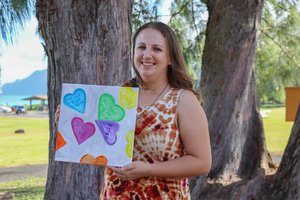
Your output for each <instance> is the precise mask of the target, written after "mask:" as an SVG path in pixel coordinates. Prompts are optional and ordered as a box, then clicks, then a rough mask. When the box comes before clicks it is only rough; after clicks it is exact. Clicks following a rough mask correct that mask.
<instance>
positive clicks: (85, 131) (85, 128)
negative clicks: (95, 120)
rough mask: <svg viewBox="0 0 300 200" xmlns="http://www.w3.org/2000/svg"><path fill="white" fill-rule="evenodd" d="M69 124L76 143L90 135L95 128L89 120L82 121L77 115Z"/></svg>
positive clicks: (81, 141)
mask: <svg viewBox="0 0 300 200" xmlns="http://www.w3.org/2000/svg"><path fill="white" fill-rule="evenodd" d="M71 124H72V129H73V132H74V135H75V137H76V140H77V142H78V144H81V143H83V142H84V141H86V140H87V139H89V138H90V137H92V136H93V135H94V133H95V130H96V129H95V126H94V124H92V123H90V122H87V123H84V122H83V120H82V119H81V118H79V117H74V118H73V119H72V122H71Z"/></svg>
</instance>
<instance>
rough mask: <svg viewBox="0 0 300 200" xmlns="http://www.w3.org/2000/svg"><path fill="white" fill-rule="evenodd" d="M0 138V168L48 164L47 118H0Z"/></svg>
mask: <svg viewBox="0 0 300 200" xmlns="http://www.w3.org/2000/svg"><path fill="white" fill-rule="evenodd" d="M17 129H24V130H25V134H15V133H14V132H15V130H17ZM0 137H1V140H0V155H1V156H0V167H9V166H18V165H34V164H46V163H47V162H48V141H49V124H48V118H29V117H28V118H27V117H11V116H7V117H6V116H0Z"/></svg>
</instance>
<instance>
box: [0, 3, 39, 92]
mask: <svg viewBox="0 0 300 200" xmlns="http://www.w3.org/2000/svg"><path fill="white" fill-rule="evenodd" d="M34 5H35V0H0V42H2V41H4V42H5V43H9V42H10V43H13V41H14V39H16V37H17V35H18V30H20V28H23V25H24V22H25V21H26V20H28V19H29V18H30V17H31V16H32V14H33V13H34ZM1 55H2V54H1V46H0V57H1ZM1 88H2V87H1V65H0V94H1V93H2V90H1Z"/></svg>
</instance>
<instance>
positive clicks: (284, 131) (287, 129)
mask: <svg viewBox="0 0 300 200" xmlns="http://www.w3.org/2000/svg"><path fill="white" fill-rule="evenodd" d="M261 110H270V111H271V112H269V113H268V117H265V118H263V124H264V129H265V137H266V144H267V149H268V150H269V152H270V153H271V154H273V155H281V154H282V153H283V151H284V149H285V147H286V145H287V142H288V139H289V136H290V134H291V130H292V126H293V122H286V121H285V107H281V108H271V109H261Z"/></svg>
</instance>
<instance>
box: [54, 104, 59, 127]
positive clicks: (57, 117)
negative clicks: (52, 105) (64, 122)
mask: <svg viewBox="0 0 300 200" xmlns="http://www.w3.org/2000/svg"><path fill="white" fill-rule="evenodd" d="M59 115H60V105H58V106H57V108H56V111H55V125H56V126H58V122H59Z"/></svg>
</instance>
